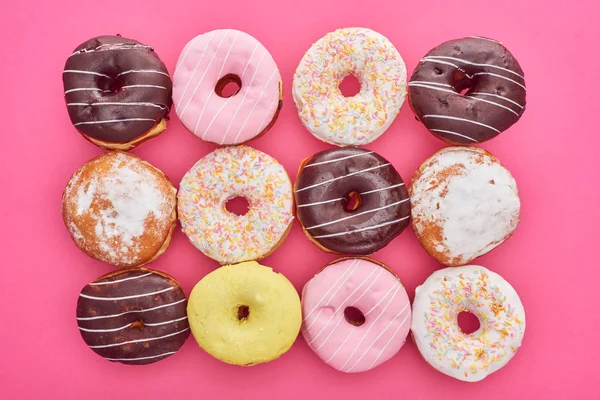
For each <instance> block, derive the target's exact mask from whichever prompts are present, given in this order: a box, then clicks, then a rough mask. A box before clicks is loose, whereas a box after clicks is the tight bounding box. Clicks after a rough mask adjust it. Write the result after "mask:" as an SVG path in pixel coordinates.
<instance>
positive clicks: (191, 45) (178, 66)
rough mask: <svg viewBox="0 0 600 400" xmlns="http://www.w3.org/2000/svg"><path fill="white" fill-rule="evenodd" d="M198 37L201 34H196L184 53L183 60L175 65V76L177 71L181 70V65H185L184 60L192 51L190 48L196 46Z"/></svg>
mask: <svg viewBox="0 0 600 400" xmlns="http://www.w3.org/2000/svg"><path fill="white" fill-rule="evenodd" d="M198 37H200V35H198V36H196V37H195V38H194V39H193V40H192V43H190V45H189V47H188V48H187V50H186V51H185V53H184V54H183V57H182V58H181V61H179V62H178V63H177V65H176V66H175V71H174V72H173V76H175V74H176V73H177V71H179V68H181V66H182V65H183V62H184V61H185V58H186V57H187V55H188V53H189V52H190V50H192V49H193V48H194V44H195V43H196V40H197V39H198Z"/></svg>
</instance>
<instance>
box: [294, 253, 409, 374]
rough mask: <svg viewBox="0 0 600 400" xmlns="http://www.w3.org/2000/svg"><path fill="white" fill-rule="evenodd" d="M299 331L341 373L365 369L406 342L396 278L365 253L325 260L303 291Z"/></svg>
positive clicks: (403, 299) (405, 312)
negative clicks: (322, 266) (365, 256)
mask: <svg viewBox="0 0 600 400" xmlns="http://www.w3.org/2000/svg"><path fill="white" fill-rule="evenodd" d="M302 314H303V315H304V319H303V325H302V334H303V336H304V339H305V340H306V342H307V343H308V345H309V347H310V348H311V349H312V350H313V351H314V352H315V353H316V354H317V356H319V358H320V359H321V360H323V361H324V362H326V363H327V364H329V365H330V366H332V367H333V368H335V369H337V370H338V371H342V372H364V371H368V370H370V369H373V368H375V367H377V366H378V365H380V364H382V363H384V362H385V361H387V360H389V359H390V358H392V357H393V356H394V355H395V354H396V353H398V351H399V350H400V348H401V347H402V346H403V345H404V342H406V337H407V335H408V332H409V328H410V318H411V310H410V301H409V299H408V294H407V293H406V289H404V286H402V283H401V282H400V280H399V279H398V277H397V276H396V275H395V274H394V273H393V272H392V271H391V270H390V269H388V268H387V267H386V266H385V265H383V264H381V263H378V262H376V261H373V260H370V259H367V258H341V259H339V260H335V261H333V262H332V263H330V264H328V265H326V266H325V267H324V268H323V269H322V270H321V271H320V272H318V273H317V274H316V275H315V276H314V277H313V278H312V279H311V280H310V281H309V282H308V283H307V284H306V285H305V286H304V289H303V290H302Z"/></svg>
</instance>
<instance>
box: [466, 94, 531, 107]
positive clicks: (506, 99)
mask: <svg viewBox="0 0 600 400" xmlns="http://www.w3.org/2000/svg"><path fill="white" fill-rule="evenodd" d="M471 94H472V95H475V94H478V95H482V96H492V97H496V98H498V99H502V100H505V101H508V102H509V103H512V104H514V105H515V106H517V107H519V108H520V109H524V108H525V107H523V106H522V105H520V104H519V103H517V102H516V101H514V100H511V99H509V98H508V97H504V96H500V95H499V94H495V93H485V92H471Z"/></svg>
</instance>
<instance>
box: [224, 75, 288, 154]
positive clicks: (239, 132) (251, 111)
mask: <svg viewBox="0 0 600 400" xmlns="http://www.w3.org/2000/svg"><path fill="white" fill-rule="evenodd" d="M278 72H279V71H278V70H277V69H274V70H273V72H272V73H271V76H270V77H269V80H268V81H267V83H266V84H265V86H264V87H263V90H262V91H261V92H260V95H259V96H258V100H256V101H255V102H254V106H252V109H251V110H250V112H249V113H248V115H247V116H246V119H245V120H244V123H243V124H242V126H241V127H240V128H239V129H238V133H237V135H235V139H233V143H237V140H238V138H239V137H240V134H241V133H242V131H243V130H244V128H245V127H246V124H247V123H248V120H249V119H250V117H251V116H252V114H254V110H256V106H258V104H259V103H260V100H261V99H262V97H263V96H264V95H265V91H266V90H267V88H268V87H269V84H270V83H271V79H273V77H274V76H275V74H276V73H278Z"/></svg>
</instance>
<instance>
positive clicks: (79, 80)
mask: <svg viewBox="0 0 600 400" xmlns="http://www.w3.org/2000/svg"><path fill="white" fill-rule="evenodd" d="M69 71H74V72H69ZM130 71H135V72H130ZM119 74H121V75H119ZM63 84H64V89H65V101H66V102H67V104H71V105H68V106H67V109H68V111H69V117H70V118H71V122H72V123H73V124H74V125H75V127H76V128H77V130H79V132H81V133H82V134H84V135H86V136H88V137H91V138H94V139H97V140H100V141H104V142H110V143H128V142H130V141H132V140H134V139H136V138H137V137H139V136H142V135H143V134H145V133H146V132H148V131H149V130H151V129H152V128H153V127H154V125H155V124H157V123H159V122H160V121H161V120H162V119H163V118H165V117H167V115H168V114H169V110H170V108H171V104H172V100H171V92H172V83H171V78H170V77H169V74H168V72H167V68H166V67H165V64H164V63H163V62H162V61H161V60H160V59H159V58H158V56H157V55H156V53H155V52H154V50H153V49H152V47H150V46H146V45H143V44H141V43H140V42H138V41H135V40H131V39H126V38H123V37H120V36H100V37H97V38H93V39H90V40H88V41H87V42H85V43H82V44H81V45H79V46H77V48H76V49H75V51H74V52H73V54H71V56H69V58H68V59H67V62H66V64H65V72H64V73H63ZM75 89H96V90H75ZM107 102H109V103H144V104H140V105H126V104H125V105H124V104H114V105H91V104H92V103H107ZM131 118H136V120H129V121H125V122H107V123H93V124H89V122H95V121H114V120H120V119H131Z"/></svg>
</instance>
